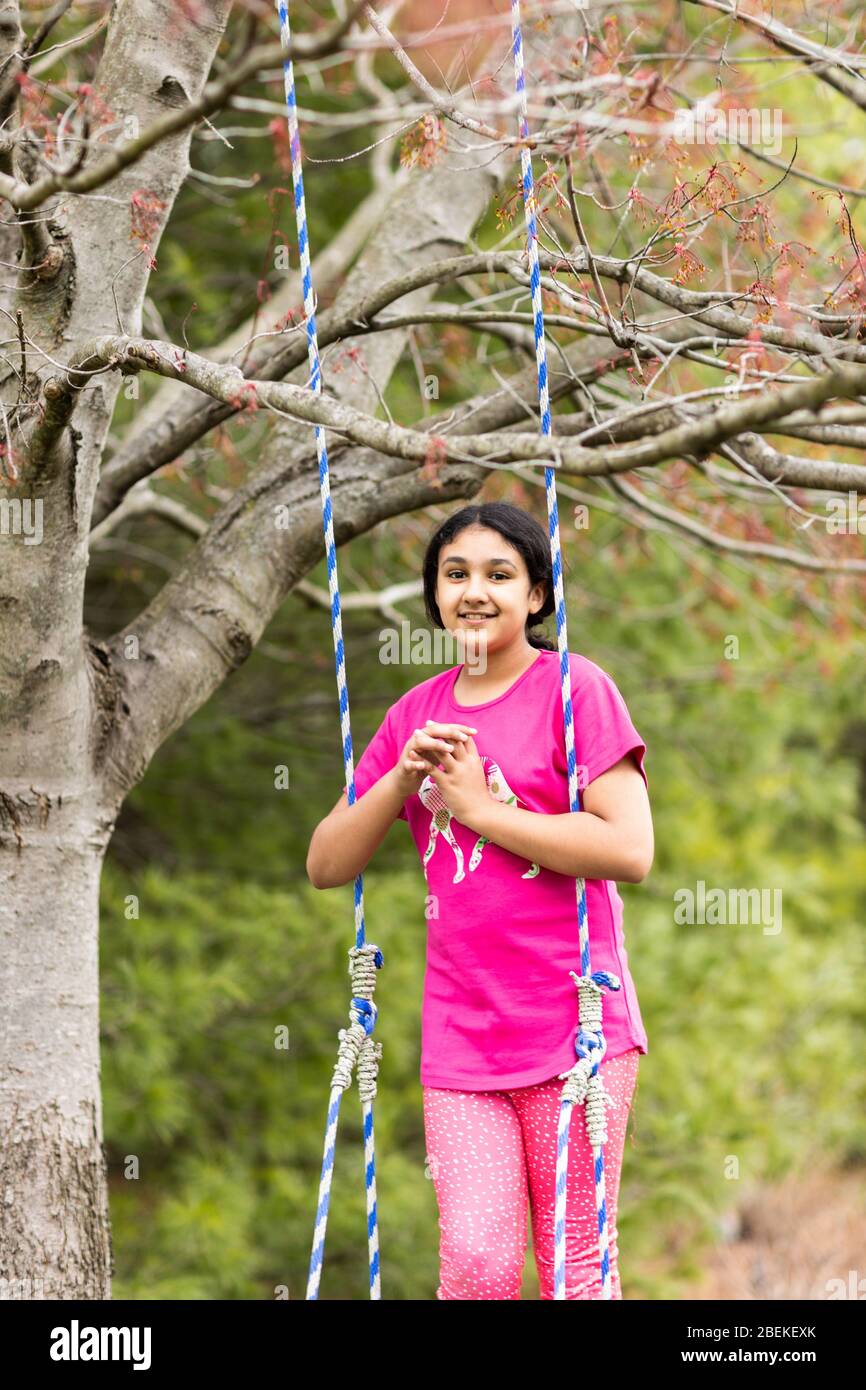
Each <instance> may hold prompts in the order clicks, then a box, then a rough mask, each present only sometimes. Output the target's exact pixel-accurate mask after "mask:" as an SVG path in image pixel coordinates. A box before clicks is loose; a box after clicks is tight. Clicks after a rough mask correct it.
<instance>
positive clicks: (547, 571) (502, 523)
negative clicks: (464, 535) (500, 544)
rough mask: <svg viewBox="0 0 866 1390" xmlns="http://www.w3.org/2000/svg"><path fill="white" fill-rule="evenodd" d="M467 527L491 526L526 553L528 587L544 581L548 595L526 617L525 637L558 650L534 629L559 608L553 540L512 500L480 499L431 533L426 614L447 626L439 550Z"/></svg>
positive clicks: (426, 570) (531, 642)
mask: <svg viewBox="0 0 866 1390" xmlns="http://www.w3.org/2000/svg"><path fill="white" fill-rule="evenodd" d="M468 526H488V527H489V528H490V529H491V531H498V532H499V534H500V536H503V537H504V538H505V540H507V541H508V542H509V544H510V545H513V546H514V549H515V550H519V552H520V554H521V555H522V556H523V559H524V562H525V564H526V568H527V570H528V571H529V587H530V589H534V588H535V585H536V584H542V583H543V584H544V586H545V590H546V597H545V600H544V603H543V604H542V605H541V608H540V609H539V610H538V612H537V613H531V614H530V615H529V617H528V618H527V620H526V640H527V642H528V643H529V645H530V647H540V648H542V649H543V650H544V651H548V652H555V651H556V650H557V646H556V643H555V642H552V641H551V640H550V638H549V637H545V636H544V635H543V633H537V632H535V631H534V629H535V628H536V627H538V625H539V624H540V622H541V620H542V619H543V618H546V617H549V615H550V614H551V613H553V612H555V611H556V606H555V603H554V599H553V567H552V564H551V559H550V541H549V539H548V536H547V532H546V531H545V529H544V527H543V526H542V525H541V524H540V523H539V522H538V521H536V519H535V517H534V516H533V515H532V514H531V513H530V512H525V511H523V509H522V508H521V507H513V506H512V505H511V503H510V502H478V503H473V504H472V505H470V506H468V507H461V509H460V511H459V512H452V513H451V515H450V516H449V517H447V518H446V520H445V521H443V522H442V525H441V526H440V527H439V529H438V531H435V532H434V534H433V535H432V536H431V538H430V540H429V542H428V544H427V550H426V553H425V555H424V569H423V573H424V606H425V608H426V610H427V617H428V618H429V619H430V621H431V623H432V624H433V626H434V627H441V628H444V627H445V624H444V623H443V621H442V614H441V613H440V612H439V605H438V603H437V602H436V581H437V579H438V576H439V552H440V551H441V549H442V547H443V545H447V544H448V543H449V541H452V540H453V539H454V537H455V536H456V535H457V534H458V533H459V532H460V531H465V530H466V528H467V527H468Z"/></svg>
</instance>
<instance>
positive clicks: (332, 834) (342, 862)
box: [307, 720, 476, 888]
mask: <svg viewBox="0 0 866 1390" xmlns="http://www.w3.org/2000/svg"><path fill="white" fill-rule="evenodd" d="M469 727H470V726H469V725H465V724H438V723H435V722H434V721H432V720H428V722H427V724H426V725H425V727H424V728H423V729H416V730H415V731H414V733H413V734H412V736H411V738H409V739H407V741H406V745H405V747H404V749H403V751H402V753H401V754H400V757H399V758H398V759H397V762H396V763H395V764H394V766H393V767H392V768H391V770H390V772H386V773H385V774H384V776H383V777H380V778H379V780H378V782H375V783H374V784H373V786H372V787H370V788H369V789H368V790H367V791H366V792H365V793H364V795H363V796H362V797H360V798H359V799H358V800H357V801H356V802H355V804H354V806H350V805H349V798H348V796H347V795H346V793H345V792H343V795H342V796H341V797H340V800H339V801H338V802H337V804H336V806H335V807H334V809H333V810H332V811H331V812H330V813H329V814H328V815H327V816H326V817H325V819H324V820H323V821H320V823H319V824H318V825H317V826H316V829H315V830H314V831H313V838H312V839H311V841H310V848H309V850H308V852H307V877H308V878H309V880H310V882H311V883H312V885H313V887H314V888H342V886H343V884H344V883H351V882H352V880H353V879H354V878H356V877H357V875H358V874H360V873H363V872H364V870H365V869H366V867H367V865H368V863H369V862H370V860H371V859H372V857H373V855H374V854H375V853H376V850H377V849H378V848H379V846H380V844H381V843H382V841H383V840H384V838H385V835H386V833H387V831H388V827H389V826H390V825H392V824H393V822H394V821H395V820H396V819H397V816H398V815H399V812H400V807H401V806H402V805H403V802H404V801H405V800H406V798H407V797H408V796H411V795H412V794H413V792H416V791H417V790H418V788H419V787H420V785H421V783H422V781H423V780H424V778H425V777H426V775H427V773H428V772H429V771H430V769H431V767H435V766H436V765H437V763H438V761H439V759H440V758H441V757H442V755H443V751H444V752H446V753H447V752H450V751H451V749H452V748H453V747H454V744H455V742H456V741H457V740H460V741H465V739H467V738H468V737H469V733H468V732H467V730H468V729H469ZM472 732H473V733H474V732H476V731H475V730H472Z"/></svg>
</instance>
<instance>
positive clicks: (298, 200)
mask: <svg viewBox="0 0 866 1390" xmlns="http://www.w3.org/2000/svg"><path fill="white" fill-rule="evenodd" d="M276 4H277V13H278V14H279V18H280V38H281V40H282V46H283V52H284V58H283V76H284V81H285V89H286V118H287V122H288V128H289V147H290V151H291V157H292V187H293V189H294V194H295V225H296V227H297V231H298V253H299V256H300V262H301V277H302V280H303V288H304V316H305V319H306V324H307V356H308V360H309V364H310V389H311V390H312V391H314V392H315V393H317V394H318V393H320V392H321V390H322V373H321V368H320V365H319V340H318V336H317V333H316V306H315V300H314V297H313V276H312V269H311V265H310V243H309V237H308V235H307V208H306V203H305V200H304V176H303V171H302V168H301V138H300V133H299V131H298V111H297V104H296V101H295V74H294V69H293V66H292V58H291V41H292V35H291V30H290V28H289V12H288V5H287V3H286V2H285V0H276ZM316 452H317V454H318V459H319V490H320V493H321V501H322V523H323V527H324V534H325V552H326V555H327V561H328V591H329V593H330V595H331V631H332V634H333V639H334V656H335V661H336V669H337V693H338V696H339V701H340V727H341V729H342V733H343V761H344V765H345V768H344V770H345V777H346V787H347V794H348V801H349V805H350V806H353V805H354V804H355V801H356V799H357V797H356V794H355V766H354V760H353V758H352V726H351V722H350V719H349V689H348V685H347V682H346V655H345V651H344V649H343V622H342V618H341V615H340V584H339V580H338V577H337V550H336V546H335V544H334V520H333V514H332V511H331V483H330V474H329V471H328V450H327V446H326V444H325V431H324V428H323V427H322V426H321V425H316ZM382 964H383V958H382V952H381V951H380V950H379V948H378V946H372V945H368V944H367V943H366V940H365V928H364V879H363V875H362V874H358V876H357V877H356V879H355V945H354V946H353V947H352V949H351V950H350V951H349V974H350V976H351V978H352V1001H351V1006H350V1008H349V1020H350V1022H349V1027H348V1028H341V1029H340V1031H339V1033H338V1035H337V1036H338V1038H339V1043H340V1046H339V1052H338V1056H337V1062H336V1065H335V1067H334V1074H333V1076H332V1077H331V1093H330V1100H329V1102H328V1117H327V1122H326V1127H325V1150H324V1155H323V1157H322V1174H321V1178H320V1180H319V1204H318V1208H317V1210H316V1226H315V1231H314V1233H313V1250H312V1254H311V1256H310V1270H309V1275H308V1278H307V1299H315V1298H318V1296H319V1283H320V1280H321V1275H322V1263H323V1261H324V1258H325V1232H326V1229H327V1225H328V1207H329V1204H330V1200H331V1178H332V1175H333V1171H334V1149H335V1146H336V1142H337V1122H338V1120H339V1116H340V1102H341V1100H342V1098H343V1092H344V1091H346V1090H348V1089H349V1087H350V1086H351V1084H352V1072H353V1070H355V1069H357V1074H358V1094H359V1096H360V1099H361V1109H362V1113H363V1120H364V1176H365V1184H366V1191H367V1254H368V1260H369V1266H370V1297H371V1298H375V1299H379V1298H381V1297H382V1291H381V1285H380V1280H379V1223H378V1216H377V1210H376V1149H375V1142H374V1133H373V1099H374V1097H375V1095H376V1077H377V1074H378V1069H379V1061H380V1059H381V1056H382V1044H381V1043H379V1042H374V1041H373V1038H372V1033H373V1029H374V1028H375V1026H376V1017H377V1012H378V1011H377V1009H376V1005H375V1004H374V1003H373V992H374V990H375V987H376V971H377V970H379V969H381V967H382Z"/></svg>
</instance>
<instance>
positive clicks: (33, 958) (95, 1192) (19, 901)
mask: <svg viewBox="0 0 866 1390" xmlns="http://www.w3.org/2000/svg"><path fill="white" fill-rule="evenodd" d="M106 843H107V834H106V827H105V825H104V824H102V825H100V824H99V818H98V817H96V818H94V816H93V813H92V808H91V807H90V806H88V804H87V798H86V797H79V796H76V795H72V796H68V795H61V794H60V793H59V792H57V793H55V792H47V791H43V790H33V788H27V789H23V784H22V789H21V790H19V791H17V792H16V793H14V794H11V795H10V794H9V792H8V791H0V997H2V999H3V1013H4V1025H3V1028H2V1030H0V1133H2V1136H3V1139H2V1143H0V1299H66V1298H84V1299H103V1298H109V1297H110V1275H111V1268H110V1261H111V1248H110V1235H109V1225H108V1199H107V1190H106V1176H105V1164H104V1156H103V1151H102V1101H101V1095H100V1075H99V973H98V945H97V942H98V936H97V931H96V922H97V916H98V900H99V875H100V870H101V866H102V858H103V853H104V850H105V845H106Z"/></svg>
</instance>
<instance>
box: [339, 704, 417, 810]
mask: <svg viewBox="0 0 866 1390" xmlns="http://www.w3.org/2000/svg"><path fill="white" fill-rule="evenodd" d="M405 741H406V740H405V739H404V740H403V742H402V743H399V742H398V736H397V732H396V728H395V722H394V706H393V705H392V706H391V708H390V709H389V710H388V713H387V714H386V715H385V718H384V719H383V720H382V723H381V724H380V725H379V727H378V729H377V730H376V732H375V734H374V735H373V737H372V738H371V739H370V742H369V743H368V744H367V747H366V748H365V749H364V752H363V753H362V754H361V757H360V758H359V759H358V762H357V763H356V765H355V794H356V797H357V799H358V800H360V799H361V797H362V796H363V795H364V793H365V792H367V791H369V790H370V788H371V787H374V786H375V785H376V783H377V782H378V781H380V779H381V778H382V777H384V776H385V774H386V773H387V772H390V771H391V769H392V767H395V766H396V764H397V761H398V759H399V757H400V754H401V753H402V751H403V743H405ZM343 791H344V792H345V793H346V795H347V796H348V794H349V788H348V786H346V785H345V783H344V785H343ZM397 816H398V819H399V820H408V819H409V817H408V816H407V815H406V803H405V802H404V803H403V805H402V806H401V807H400V810H399V811H398V812H397Z"/></svg>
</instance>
